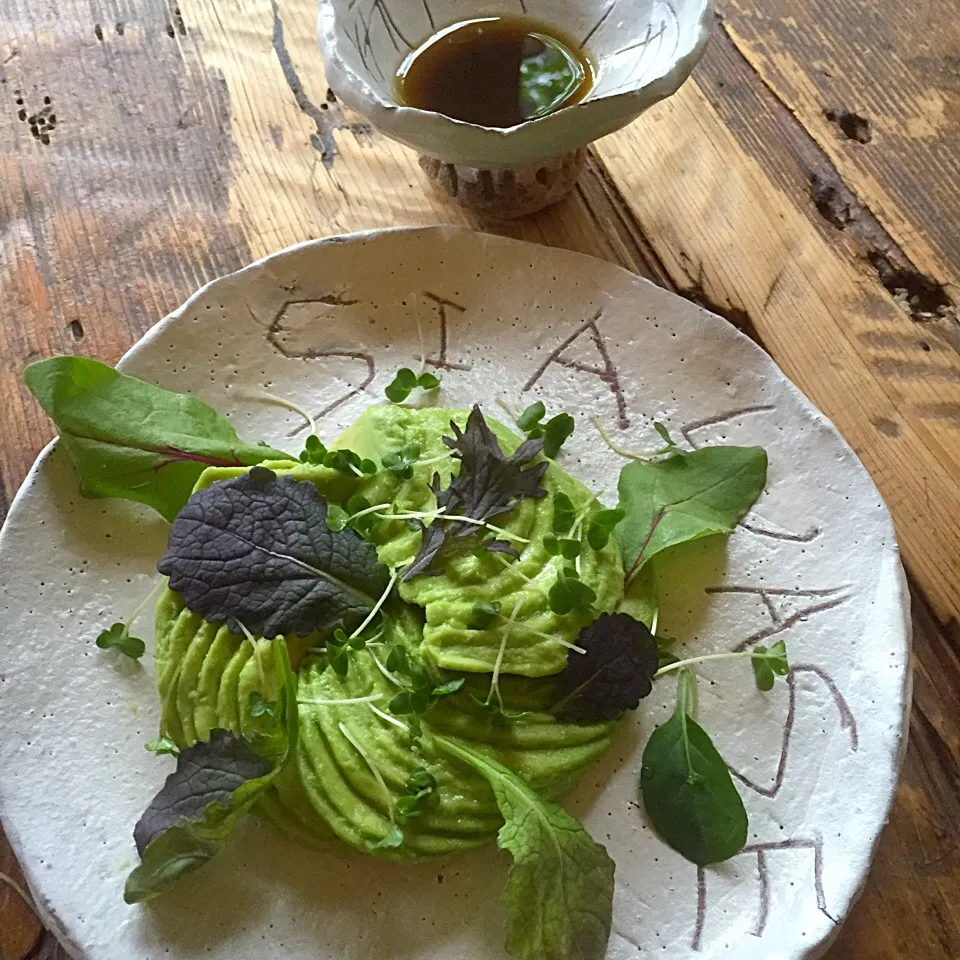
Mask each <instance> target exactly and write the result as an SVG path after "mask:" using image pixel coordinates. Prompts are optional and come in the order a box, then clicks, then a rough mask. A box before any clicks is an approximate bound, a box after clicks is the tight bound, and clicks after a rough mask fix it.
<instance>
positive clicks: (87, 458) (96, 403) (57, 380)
mask: <svg viewBox="0 0 960 960" xmlns="http://www.w3.org/2000/svg"><path fill="white" fill-rule="evenodd" d="M23 379H24V381H25V382H26V384H27V387H28V389H29V390H30V392H31V393H32V394H33V395H34V396H35V397H36V398H37V400H39V401H40V405H41V406H42V407H43V409H44V410H46V412H47V413H48V414H49V415H50V417H51V418H52V419H53V421H54V423H56V425H57V430H58V431H59V433H60V440H61V442H62V443H63V446H64V447H65V448H66V450H67V453H68V454H69V455H70V459H71V460H73V465H74V467H75V468H76V471H77V474H78V476H79V478H80V489H81V492H82V493H83V495H84V496H85V497H120V498H121V499H124V500H135V501H137V502H138V503H145V504H147V505H148V506H151V507H153V508H154V509H155V510H157V511H158V512H159V513H161V514H162V515H163V516H164V517H165V518H166V519H167V520H173V518H174V517H175V516H176V515H177V511H178V510H180V508H181V507H182V506H183V505H184V504H185V503H186V502H187V500H188V498H189V497H190V492H191V491H192V490H193V488H194V485H195V484H196V482H197V479H198V478H199V476H200V474H201V473H203V471H204V470H205V469H206V468H207V467H210V466H215V467H244V466H253V465H254V464H257V463H261V462H263V461H264V460H289V459H291V457H290V455H289V454H286V453H283V452H282V451H280V450H273V449H271V448H270V447H266V446H260V445H257V444H249V443H244V442H243V441H242V440H241V439H240V438H239V437H238V436H237V433H236V431H235V430H234V429H233V427H232V426H230V424H229V422H228V421H227V420H226V419H224V418H223V417H221V416H220V414H218V413H217V412H216V410H214V409H213V408H212V407H209V406H207V404H205V403H203V401H201V400H198V399H197V398H196V397H192V396H190V395H189V394H184V393H173V392H171V391H169V390H163V389H161V388H160V387H155V386H154V385H153V384H151V383H145V382H144V381H143V380H137V379H135V378H134V377H128V376H125V375H124V374H122V373H120V372H119V371H117V370H114V369H113V367H108V366H107V365H106V364H104V363H99V362H98V361H96V360H90V359H89V358H87V357H52V358H50V359H48V360H39V361H38V362H36V363H32V364H30V366H29V367H27V369H26V370H25V371H24V374H23Z"/></svg>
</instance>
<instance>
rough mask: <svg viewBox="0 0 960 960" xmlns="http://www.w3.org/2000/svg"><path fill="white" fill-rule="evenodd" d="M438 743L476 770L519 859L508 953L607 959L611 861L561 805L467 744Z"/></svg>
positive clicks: (544, 958) (508, 896)
mask: <svg viewBox="0 0 960 960" xmlns="http://www.w3.org/2000/svg"><path fill="white" fill-rule="evenodd" d="M435 742H436V743H437V744H438V745H439V746H440V747H441V748H442V749H443V750H446V751H448V752H449V753H452V754H453V755H454V756H455V757H458V758H459V759H460V760H462V761H463V762H464V763H467V764H469V765H470V766H471V767H473V768H474V769H475V770H476V771H478V772H479V773H480V774H481V775H482V776H483V777H484V778H486V780H487V782H488V783H489V784H490V787H491V789H492V790H493V793H494V796H495V797H496V800H497V806H498V807H499V808H500V813H501V814H502V815H503V820H504V823H503V826H502V827H501V828H500V833H499V834H498V835H497V844H498V845H499V846H500V847H501V849H503V850H507V851H509V852H510V853H511V854H512V856H513V866H512V867H511V868H510V874H509V876H508V878H507V885H506V887H505V889H504V891H503V903H504V905H505V906H506V907H507V911H508V919H507V943H506V946H507V952H508V953H510V954H511V956H514V957H517V958H518V960H584V958H587V957H594V958H599V957H602V956H603V955H604V954H605V952H606V948H607V941H608V940H609V938H610V926H611V923H612V917H613V870H614V865H613V861H612V860H611V859H610V856H609V855H608V854H607V851H606V850H604V848H603V847H602V846H600V844H599V843H597V842H596V841H595V840H594V839H593V838H592V837H591V836H590V834H589V833H587V831H586V830H584V829H583V827H582V826H580V824H579V823H577V821H576V820H574V819H573V817H571V816H570V814H569V813H567V812H566V811H565V810H564V809H563V807H561V806H560V805H559V804H556V803H549V802H547V801H545V800H543V799H542V798H541V797H540V796H539V795H538V794H537V793H536V792H535V791H534V790H531V789H530V787H529V786H527V784H525V783H524V782H523V781H522V780H521V779H520V778H519V777H518V776H517V775H516V774H515V773H513V772H512V771H511V770H509V769H508V768H507V767H505V766H503V765H502V764H500V763H497V761H495V760H492V759H491V758H490V757H488V756H486V755H485V754H483V753H481V752H480V751H478V750H474V749H473V748H472V747H468V746H467V745H466V744H465V743H462V742H457V741H454V740H449V739H446V738H442V737H437V738H435Z"/></svg>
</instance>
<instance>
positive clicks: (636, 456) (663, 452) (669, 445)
mask: <svg viewBox="0 0 960 960" xmlns="http://www.w3.org/2000/svg"><path fill="white" fill-rule="evenodd" d="M590 423H591V424H592V425H593V427H594V429H595V430H596V431H597V433H599V434H600V439H601V440H603V442H604V443H605V444H606V445H607V446H608V447H609V448H610V449H611V450H612V451H613V452H614V453H615V454H617V456H620V457H623V458H624V459H625V460H635V461H637V462H638V463H650V462H651V461H654V460H660V459H664V460H668V459H670V457H676V456H682V455H683V454H684V453H685V452H686V451H684V450H682V449H681V448H680V447H679V446H678V445H677V443H676V442H675V441H674V439H673V438H672V437H671V436H670V433H669V431H668V430H667V428H666V426H664V424H662V423H661V422H660V421H659V420H654V422H653V429H654V430H656V431H657V435H658V436H659V437H660V439H661V440H663V446H661V447H658V448H657V449H656V450H649V451H644V452H643V453H637V452H636V451H635V450H628V449H627V448H626V447H622V446H620V444H618V443H616V442H615V441H614V440H613V439H611V437H610V434H608V433H607V431H606V429H605V428H604V426H603V424H602V423H601V422H600V420H599V419H598V418H597V417H591V418H590Z"/></svg>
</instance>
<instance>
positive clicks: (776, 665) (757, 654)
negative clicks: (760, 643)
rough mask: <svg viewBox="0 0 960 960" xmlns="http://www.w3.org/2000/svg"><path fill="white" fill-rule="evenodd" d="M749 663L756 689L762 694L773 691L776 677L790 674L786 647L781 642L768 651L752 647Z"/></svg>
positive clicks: (763, 648) (783, 642) (764, 648)
mask: <svg viewBox="0 0 960 960" xmlns="http://www.w3.org/2000/svg"><path fill="white" fill-rule="evenodd" d="M750 662H751V663H752V664H753V675H754V678H755V680H756V681H757V689H758V690H762V691H763V692H764V693H766V692H767V691H768V690H772V689H773V684H774V683H775V681H776V677H785V676H786V675H787V674H788V673H789V672H790V664H789V663H787V645H786V642H785V641H783V640H779V641H778V642H777V643H775V644H774V645H773V646H772V647H770V648H769V649H768V648H767V647H754V648H753V651H752V655H751V657H750Z"/></svg>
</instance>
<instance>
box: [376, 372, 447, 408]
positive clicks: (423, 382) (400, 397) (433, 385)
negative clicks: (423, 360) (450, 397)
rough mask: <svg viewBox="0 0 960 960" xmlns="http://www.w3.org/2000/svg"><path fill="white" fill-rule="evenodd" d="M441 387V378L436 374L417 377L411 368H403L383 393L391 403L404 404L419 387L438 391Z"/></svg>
mask: <svg viewBox="0 0 960 960" xmlns="http://www.w3.org/2000/svg"><path fill="white" fill-rule="evenodd" d="M439 386H440V378H439V377H438V376H437V375H436V374H434V373H426V372H424V373H421V374H419V375H417V374H416V373H414V372H413V371H412V370H411V369H410V368H409V367H401V368H400V369H399V370H398V371H397V372H396V374H395V375H394V378H393V380H392V381H391V382H390V384H389V386H387V387H386V389H385V390H384V391H383V392H384V393H385V394H386V397H387V399H388V400H389V401H390V402H391V403H403V401H404V400H406V399H407V397H409V396H410V394H411V393H412V392H413V391H414V390H416V389H417V387H419V388H420V389H421V390H436V389H437V387H439Z"/></svg>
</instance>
